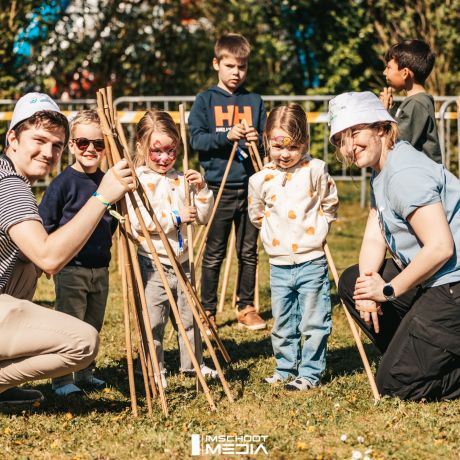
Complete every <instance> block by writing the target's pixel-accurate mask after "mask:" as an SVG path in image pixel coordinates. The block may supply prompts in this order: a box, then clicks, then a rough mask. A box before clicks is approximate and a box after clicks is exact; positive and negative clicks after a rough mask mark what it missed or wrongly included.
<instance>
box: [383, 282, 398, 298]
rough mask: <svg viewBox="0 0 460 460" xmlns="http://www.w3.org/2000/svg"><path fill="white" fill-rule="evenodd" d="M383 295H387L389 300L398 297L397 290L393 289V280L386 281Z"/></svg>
mask: <svg viewBox="0 0 460 460" xmlns="http://www.w3.org/2000/svg"><path fill="white" fill-rule="evenodd" d="M383 295H384V296H385V299H387V301H388V302H391V301H392V300H395V299H396V296H395V290H394V289H393V286H392V285H391V282H390V283H386V284H385V285H384V286H383Z"/></svg>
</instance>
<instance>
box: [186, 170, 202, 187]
mask: <svg viewBox="0 0 460 460" xmlns="http://www.w3.org/2000/svg"><path fill="white" fill-rule="evenodd" d="M184 177H185V180H186V181H187V182H188V183H189V184H193V185H194V186H195V189H196V192H197V193H198V192H199V191H200V190H201V189H202V188H203V187H204V185H205V183H204V179H203V176H202V175H201V174H200V173H199V172H198V171H195V170H194V169H189V170H187V171H186V172H185V174H184Z"/></svg>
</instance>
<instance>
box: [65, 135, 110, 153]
mask: <svg viewBox="0 0 460 460" xmlns="http://www.w3.org/2000/svg"><path fill="white" fill-rule="evenodd" d="M72 141H73V142H75V145H76V146H77V147H78V148H79V149H80V150H86V149H87V148H88V147H89V144H91V143H92V144H93V145H94V149H95V150H96V152H102V151H103V150H104V149H105V144H104V139H87V138H86V137H77V138H76V139H72Z"/></svg>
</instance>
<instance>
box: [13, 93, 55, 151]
mask: <svg viewBox="0 0 460 460" xmlns="http://www.w3.org/2000/svg"><path fill="white" fill-rule="evenodd" d="M42 110H51V111H53V112H59V113H61V110H60V109H59V106H58V105H57V104H56V102H54V101H53V100H52V99H51V98H50V97H49V96H48V95H47V94H44V93H27V94H25V95H24V96H22V97H21V99H19V100H18V102H16V105H15V106H14V111H13V117H12V118H11V123H10V126H9V128H8V132H7V133H6V136H7V139H8V133H9V132H10V131H11V130H12V129H13V128H14V127H15V126H17V125H18V124H19V123H21V122H22V121H24V120H27V119H28V118H30V117H31V116H32V115H34V114H35V113H37V112H41V111H42ZM7 142H8V141H7Z"/></svg>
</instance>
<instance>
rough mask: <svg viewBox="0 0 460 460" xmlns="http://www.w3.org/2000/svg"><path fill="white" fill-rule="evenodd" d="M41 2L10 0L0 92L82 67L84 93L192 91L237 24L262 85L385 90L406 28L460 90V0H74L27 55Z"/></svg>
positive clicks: (443, 79)
mask: <svg viewBox="0 0 460 460" xmlns="http://www.w3.org/2000/svg"><path fill="white" fill-rule="evenodd" d="M54 1H55V2H58V0H54ZM42 3H43V2H40V1H27V0H23V1H16V0H13V1H5V0H2V1H1V8H0V24H1V28H2V33H1V35H0V58H1V66H0V97H2V98H5V97H13V96H14V95H16V94H18V93H22V92H24V91H26V90H30V89H41V90H49V89H50V86H52V85H54V86H57V87H58V88H65V87H66V86H67V85H68V84H69V79H72V78H73V77H72V76H73V75H74V74H75V73H78V74H79V75H81V72H82V71H86V72H87V73H89V74H90V75H91V76H92V78H94V80H93V82H92V87H90V88H87V89H86V92H87V94H83V96H89V97H94V90H95V88H96V87H98V86H99V85H105V84H106V83H108V82H111V81H112V82H116V85H115V91H116V95H117V96H119V95H179V94H180V95H183V94H195V93H196V92H198V91H200V90H202V89H203V88H206V87H207V86H209V85H210V84H212V83H214V81H215V75H214V72H213V70H212V67H211V65H210V64H211V60H212V57H213V44H214V41H215V39H216V38H217V37H218V36H219V35H221V34H222V33H224V32H230V31H235V32H240V33H243V34H244V35H246V36H247V37H248V39H249V40H250V42H251V43H252V45H253V54H252V56H251V60H250V71H249V77H248V86H249V87H250V88H251V89H253V90H254V91H257V92H259V93H261V94H284V95H286V94H334V93H337V92H340V91H345V90H365V89H377V88H380V87H381V86H382V85H383V84H384V78H383V75H382V71H383V66H384V64H383V54H384V52H385V50H386V49H387V48H388V46H389V45H390V44H392V43H395V42H397V41H400V40H403V39H408V38H421V39H424V40H426V41H428V42H429V43H430V44H431V45H432V47H433V49H434V50H435V52H436V54H437V61H436V65H435V71H434V72H433V74H432V76H431V77H430V80H429V82H428V85H429V90H430V91H431V92H432V93H433V94H439V95H447V94H456V93H458V92H459V90H460V85H459V71H460V30H459V28H460V26H459V24H460V0H443V1H442V2H439V1H438V0H425V1H422V0H410V1H408V0H401V1H399V2H393V1H390V0H299V1H294V0H246V1H237V0H226V1H224V0H206V1H200V0H159V1H151V0H150V1H148V0H123V1H121V0H99V1H97V0H92V1H88V0H86V1H83V0H75V1H73V2H72V3H71V6H70V7H69V8H68V9H67V10H66V11H65V12H64V14H63V15H62V16H61V19H60V20H59V21H58V23H57V24H50V25H49V33H48V35H47V37H46V39H45V40H41V41H38V42H36V43H34V44H33V54H32V56H31V58H30V60H29V61H28V62H18V61H17V59H15V56H14V54H13V45H14V41H15V39H16V37H17V34H18V32H19V31H20V30H21V29H23V28H24V27H26V26H27V24H28V21H29V20H30V14H31V12H37V11H39V7H40V4H42ZM58 3H59V2H58ZM43 20H44V21H46V18H43Z"/></svg>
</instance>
